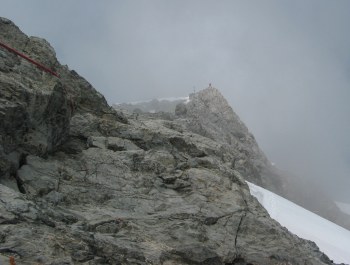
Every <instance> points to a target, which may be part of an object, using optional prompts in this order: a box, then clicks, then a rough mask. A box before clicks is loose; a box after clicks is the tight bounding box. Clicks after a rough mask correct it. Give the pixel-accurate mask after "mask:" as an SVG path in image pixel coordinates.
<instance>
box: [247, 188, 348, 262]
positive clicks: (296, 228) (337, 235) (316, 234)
mask: <svg viewBox="0 0 350 265" xmlns="http://www.w3.org/2000/svg"><path fill="white" fill-rule="evenodd" d="M247 183H248V185H249V188H250V192H251V194H252V195H253V196H254V197H256V198H257V199H258V201H259V202H260V203H261V204H262V205H263V206H264V207H265V209H266V210H267V211H268V212H269V214H270V216H271V217H272V218H273V219H275V220H276V221H278V222H279V223H280V224H281V225H282V226H285V227H286V228H287V229H288V230H289V231H290V232H292V233H294V234H296V235H297V236H299V237H301V238H304V239H308V240H311V241H314V242H315V243H316V244H317V245H318V247H319V248H320V250H321V251H322V252H324V253H325V254H326V255H327V256H328V257H329V258H330V259H331V260H333V261H334V262H335V263H345V264H350V231H349V230H346V229H344V228H342V227H340V226H338V225H336V224H334V223H332V222H330V221H328V220H326V219H324V218H322V217H320V216H318V215H316V214H314V213H312V212H310V211H308V210H306V209H304V208H302V207H300V206H298V205H296V204H295V203H292V202H290V201H288V200H286V199H284V198H282V197H280V196H278V195H276V194H274V193H272V192H270V191H268V190H265V189H263V188H261V187H259V186H256V185H254V184H252V183H249V182H247Z"/></svg>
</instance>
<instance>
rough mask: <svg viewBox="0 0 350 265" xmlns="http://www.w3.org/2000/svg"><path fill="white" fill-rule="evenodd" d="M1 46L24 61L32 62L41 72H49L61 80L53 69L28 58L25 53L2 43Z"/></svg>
mask: <svg viewBox="0 0 350 265" xmlns="http://www.w3.org/2000/svg"><path fill="white" fill-rule="evenodd" d="M0 46H1V47H3V48H5V49H7V50H8V51H10V52H13V53H15V54H17V55H18V56H21V57H22V58H23V59H26V60H27V61H28V62H31V63H32V64H34V65H36V66H37V67H38V68H40V69H41V70H43V71H45V72H48V73H50V74H52V75H54V76H56V77H58V78H59V75H58V74H57V73H55V72H54V71H52V70H51V69H49V68H47V67H45V66H43V65H42V64H40V63H38V62H36V61H34V60H33V59H31V58H29V57H28V56H26V55H24V54H23V53H20V52H19V51H16V50H15V49H13V48H11V47H10V46H8V45H6V44H4V43H1V42H0Z"/></svg>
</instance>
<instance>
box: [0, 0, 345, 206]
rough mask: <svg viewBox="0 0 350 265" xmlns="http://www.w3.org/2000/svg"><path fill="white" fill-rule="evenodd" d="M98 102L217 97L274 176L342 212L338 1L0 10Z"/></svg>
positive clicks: (152, 1)
mask: <svg viewBox="0 0 350 265" xmlns="http://www.w3.org/2000/svg"><path fill="white" fill-rule="evenodd" d="M0 8H1V9H0V16H3V17H7V18H9V19H11V20H13V21H14V22H15V23H16V24H17V25H18V26H19V27H20V28H21V29H22V30H23V31H24V32H25V33H26V34H28V35H34V36H40V37H43V38H45V39H47V40H48V41H49V42H50V43H51V45H52V46H53V47H54V48H55V49H56V52H57V56H58V58H59V60H60V62H61V63H62V64H67V65H69V67H70V68H71V69H75V70H76V71H77V72H79V73H80V74H81V75H83V76H84V77H85V78H86V79H88V80H89V81H90V82H91V83H92V84H93V85H94V86H95V88H96V89H98V90H99V91H100V92H102V93H103V94H104V95H105V97H106V99H107V100H108V101H109V103H116V102H129V101H139V100H145V99H152V98H159V97H177V96H179V97H180V96H186V95H188V94H189V93H191V92H193V90H194V89H196V90H199V89H203V88H205V87H207V86H208V84H209V82H211V83H212V84H213V86H215V87H217V88H218V89H220V91H221V92H222V93H223V95H224V96H225V97H226V98H227V99H228V101H229V103H230V104H231V106H232V107H233V109H234V110H235V112H236V113H237V114H239V115H240V117H241V119H242V120H243V121H244V122H245V123H246V124H247V126H248V127H249V129H250V131H251V132H252V133H253V134H254V135H255V137H256V139H257V140H258V142H259V144H260V146H261V148H262V149H263V150H264V151H265V153H266V154H267V155H268V157H269V158H270V160H271V161H273V162H275V163H276V165H277V166H278V167H280V168H281V169H285V170H288V171H291V172H293V173H294V174H297V175H301V176H303V177H305V178H310V179H312V180H314V182H315V183H320V184H321V185H322V186H323V187H325V188H327V190H328V191H329V193H330V194H331V195H332V196H333V197H334V198H337V199H338V200H343V201H348V202H350V194H349V193H348V190H349V187H350V139H349V135H350V121H349V114H350V104H349V103H348V101H349V99H350V34H349V32H350V31H349V30H350V29H349V26H350V15H349V14H350V1H346V0H344V1H341V0H337V1H326V0H324V1H322V0H308V1H305V0H299V1H295V0H293V1H292V0H289V1H283V0H276V1H266V0H264V1H261V0H257V1H247V0H242V1H234V0H229V1H224V0H221V1H217V0H213V1H205V0H192V1H191V0H172V1H170V0H167V1H165V0H138V1H136V0H125V1H115V0H113V1H112V0H111V1H108V0H104V1H92V0H91V1H89V0H74V1H72V0H60V1H47V0H31V1H26V0H22V1H19V0H9V1H4V0H0Z"/></svg>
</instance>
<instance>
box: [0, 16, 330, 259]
mask: <svg viewBox="0 0 350 265" xmlns="http://www.w3.org/2000/svg"><path fill="white" fill-rule="evenodd" d="M0 40H1V41H2V42H5V43H7V44H8V45H11V46H12V47H13V48H14V49H16V50H18V51H20V52H22V53H24V54H27V55H28V56H30V57H31V58H34V59H35V60H37V61H39V62H41V63H43V64H44V65H45V66H47V67H49V68H50V69H53V70H54V71H55V72H56V73H58V74H59V76H60V78H57V77H55V76H52V75H50V74H49V73H46V72H43V71H41V70H40V69H38V68H36V67H35V66H33V65H31V64H30V63H28V62H26V61H24V60H21V59H20V58H18V56H16V55H15V54H12V53H10V52H8V51H6V50H2V49H0V58H1V61H0V95H1V101H0V116H1V119H0V135H1V138H0V261H2V262H4V263H5V262H7V260H8V257H9V256H13V257H14V258H15V259H16V261H17V263H18V264H51V265H58V264H90V265H93V264H144V265H146V264H164V265H171V264H223V265H224V264H226V265H229V264H246V265H248V264H254V265H256V264H260V265H264V264H276V265H277V264H312V265H316V264H333V263H332V261H331V260H329V258H328V257H327V256H325V255H324V254H323V253H321V252H320V251H319V249H318V247H317V246H316V245H315V244H314V243H313V242H310V241H306V240H303V239H300V238H298V237H297V236H295V235H293V234H291V233H289V232H288V231H287V230H286V229H285V228H283V227H281V226H280V225H279V224H278V223H277V222H276V221H274V220H272V219H271V218H270V217H269V215H268V213H267V212H266V210H265V209H264V208H263V207H262V206H261V205H260V204H259V203H258V201H257V200H256V199H255V198H254V197H252V196H251V195H250V193H249V188H248V186H247V184H246V182H245V181H244V177H246V176H243V175H242V174H248V173H245V171H244V170H247V172H250V171H252V172H253V170H252V169H249V168H248V167H249V165H250V164H251V165H253V166H258V165H256V164H255V161H254V152H255V151H256V150H255V151H254V150H243V149H242V150H241V149H240V146H239V145H237V149H232V148H231V147H228V146H227V144H223V143H220V142H218V141H215V140H213V139H211V138H210V136H209V135H207V136H203V135H200V134H198V133H194V132H193V131H189V130H187V129H186V127H187V126H191V125H188V124H187V125H186V123H181V122H180V120H176V121H175V120H172V119H171V117H167V118H164V117H161V115H160V116H159V117H156V118H149V119H143V118H142V119H140V117H135V116H133V115H128V114H126V115H124V114H123V113H121V112H118V111H116V110H114V109H112V108H111V107H110V106H108V104H107V103H106V100H105V99H104V97H103V96H102V95H101V94H100V93H98V92H97V91H96V90H95V89H94V88H93V87H92V86H91V85H90V84H89V83H88V82H87V81H86V80H85V79H84V78H82V77H80V76H79V75H78V74H77V73H76V72H75V71H71V70H69V69H68V67H67V66H62V65H61V64H60V63H59V62H58V61H57V58H56V56H55V53H54V50H53V49H52V47H51V46H50V45H49V44H48V43H47V42H46V41H45V40H43V39H40V38H35V37H28V36H26V35H25V34H24V33H22V32H21V31H20V30H19V28H18V27H17V26H15V24H14V23H13V22H11V21H9V20H7V19H4V18H0ZM213 93H214V92H213ZM241 127H242V126H241ZM242 128H244V127H242ZM242 128H240V129H239V130H238V131H237V132H235V133H242V131H241V129H242ZM195 129H200V128H197V127H195ZM242 130H243V129H242ZM243 131H244V130H243ZM241 136H242V137H243V138H244V139H243V140H242V141H248V142H249V141H251V142H252V141H253V140H254V139H253V137H252V136H251V135H241ZM248 146H249V145H248ZM244 152H248V153H247V154H246V155H245V156H244V155H242V153H244ZM249 152H252V160H251V161H250V162H249V161H240V160H242V157H247V158H249V157H250V154H249ZM246 168H248V169H246ZM249 174H250V173H249ZM262 181H263V180H262ZM5 264H6V263H5Z"/></svg>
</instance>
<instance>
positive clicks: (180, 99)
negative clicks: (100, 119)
mask: <svg viewBox="0 0 350 265" xmlns="http://www.w3.org/2000/svg"><path fill="white" fill-rule="evenodd" d="M153 100H157V101H160V102H161V101H170V102H173V101H184V103H185V104H187V103H188V102H190V97H189V96H187V97H168V98H154V99H148V100H140V101H131V102H124V103H114V104H115V105H117V106H118V105H122V104H130V105H138V104H143V103H150V102H152V101H153Z"/></svg>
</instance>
